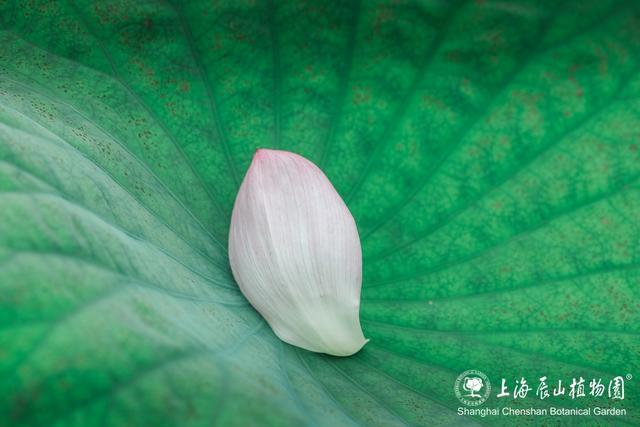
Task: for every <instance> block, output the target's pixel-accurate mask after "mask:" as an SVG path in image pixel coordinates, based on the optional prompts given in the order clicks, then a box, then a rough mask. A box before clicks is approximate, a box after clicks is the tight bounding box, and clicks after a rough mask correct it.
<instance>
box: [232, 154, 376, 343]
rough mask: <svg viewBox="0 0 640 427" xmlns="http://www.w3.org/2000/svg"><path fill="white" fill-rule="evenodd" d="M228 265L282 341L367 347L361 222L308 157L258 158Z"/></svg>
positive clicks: (242, 199) (236, 220)
mask: <svg viewBox="0 0 640 427" xmlns="http://www.w3.org/2000/svg"><path fill="white" fill-rule="evenodd" d="M229 260H230V262H231V269H232V271H233V275H234V277H235V279H236V281H237V282H238V284H239V285H240V289H241V290H242V293H243V294H244V295H245V296H246V297H247V299H248V300H249V302H251V304H252V305H253V306H254V307H255V308H256V310H258V311H259V312H260V314H262V316H263V317H264V318H265V319H266V320H267V322H269V325H270V326H271V328H272V329H273V331H274V332H275V333H276V335H278V337H280V339H282V340H283V341H286V342H288V343H290V344H293V345H296V346H298V347H302V348H305V349H307V350H310V351H315V352H320V353H328V354H332V355H335V356H349V355H351V354H353V353H355V352H357V351H358V350H360V349H361V348H362V346H363V345H365V344H366V342H367V341H368V340H366V339H365V338H364V335H363V334H362V329H361V327H360V319H359V310H360V287H361V282H362V253H361V249H360V239H359V237H358V230H357V228H356V224H355V221H354V220H353V216H351V213H350V212H349V209H347V206H346V205H345V204H344V202H343V201H342V199H341V198H340V196H339V195H338V193H337V192H336V190H335V189H334V188H333V186H332V185H331V183H330V182H329V180H328V179H327V177H326V176H325V175H324V174H323V173H322V171H321V170H320V169H319V168H318V167H317V166H316V165H314V164H313V163H311V162H310V161H308V160H307V159H305V158H303V157H301V156H299V155H297V154H293V153H290V152H287V151H277V150H258V151H257V152H256V154H255V156H254V157H253V161H252V163H251V166H250V167H249V170H248V172H247V174H246V176H245V177H244V181H243V182H242V185H241V187H240V191H239V193H238V196H237V198H236V202H235V205H234V207H233V215H232V218H231V230H230V235H229Z"/></svg>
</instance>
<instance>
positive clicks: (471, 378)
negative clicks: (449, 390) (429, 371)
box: [453, 369, 491, 406]
mask: <svg viewBox="0 0 640 427" xmlns="http://www.w3.org/2000/svg"><path fill="white" fill-rule="evenodd" d="M453 391H454V392H455V394H456V397H457V398H458V400H459V401H460V402H462V403H464V404H465V405H467V406H478V405H482V404H483V403H484V402H485V401H486V400H487V399H488V398H489V394H490V393H491V382H490V381H489V378H488V377H487V376H486V375H485V374H483V373H482V372H480V371H476V370H475V369H470V370H468V371H464V372H463V373H461V374H460V375H458V378H456V382H455V384H454V386H453Z"/></svg>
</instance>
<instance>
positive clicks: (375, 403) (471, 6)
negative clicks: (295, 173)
mask: <svg viewBox="0 0 640 427" xmlns="http://www.w3.org/2000/svg"><path fill="white" fill-rule="evenodd" d="M639 66H640V3H638V2H633V1H625V0H620V1H600V0H586V1H585V0H580V1H578V0H571V1H563V2H553V1H539V0H535V1H534V0H516V1H509V2H507V1H498V0H486V1H469V2H466V1H448V0H424V1H418V0H399V1H378V0H371V1H366V2H365V1H355V0H354V1H340V0H332V1H327V0H313V1H293V0H292V1H278V2H276V1H267V0H258V1H256V0H227V1H217V0H216V1H205V0H192V1H188V2H187V1H177V0H175V1H163V0H138V1H132V0H105V1H92V2H89V1H84V0H60V1H49V0H28V1H27V0H24V1H20V0H4V1H2V0H0V425H2V426H78V427H91V426H101V427H107V426H127V427H130V426H158V427H160V426H184V427H187V426H212V425H222V426H252V425H259V426H280V425H283V426H301V425H311V426H348V425H372V426H378V425H379V426H391V425H423V426H451V425H464V426H467V425H477V424H480V425H482V424H486V425H514V424H513V423H516V424H518V425H534V424H535V425H551V424H553V425H558V424H562V425H566V424H570V423H578V422H582V423H591V424H589V425H615V426H618V425H621V424H638V423H640V400H638V397H639V396H640V387H638V380H639V379H640V377H638V375H640V372H639V369H638V368H640V340H639V339H638V338H639V335H640V329H639V327H640V297H639V295H640V292H639V291H640V288H639V284H640V258H639V257H640V255H639V252H638V248H639V247H640V246H639V244H640V230H639V227H640V224H639V222H638V218H639V217H640V155H639V146H640V142H639V137H640V69H639ZM257 148H274V149H283V150H290V151H293V152H296V153H299V154H301V155H303V156H305V157H307V158H309V159H310V160H312V161H313V162H315V163H316V164H318V165H319V166H320V167H321V168H322V169H323V170H324V171H325V173H326V174H327V176H328V177H329V178H330V179H331V181H332V182H333V183H334V185H335V187H336V189H337V190H338V192H339V193H340V194H341V195H342V196H343V198H344V199H345V201H346V203H347V204H348V206H349V208H350V210H351V211H352V213H353V215H354V217H355V219H356V222H357V224H358V227H359V231H360V235H361V239H362V244H363V289H362V305H361V312H360V316H361V320H362V325H363V328H364V333H365V336H366V337H367V338H370V339H371V342H370V343H369V344H367V345H366V347H365V348H364V349H363V350H362V351H360V352H359V353H358V354H356V355H355V356H353V357H348V358H335V357H330V356H326V355H321V354H315V353H310V352H307V351H304V350H301V349H298V348H295V347H292V346H290V345H287V344H285V343H283V342H281V341H280V340H278V339H277V337H276V336H275V335H274V334H273V332H272V331H271V329H270V328H269V327H268V325H267V324H266V323H265V322H264V321H263V320H262V318H261V317H260V316H259V315H258V314H257V313H256V312H255V311H254V310H253V309H252V307H251V306H250V305H249V304H248V303H247V301H246V300H245V299H244V297H243V296H242V294H241V293H240V292H239V290H238V287H237V285H236V284H235V282H234V280H233V277H232V275H231V273H230V270H229V266H228V259H227V253H226V247H227V233H228V227H229V222H230V213H231V210H232V206H233V201H234V198H235V195H236V192H237V190H238V187H239V183H240V181H241V179H242V177H243V174H244V173H245V171H246V169H247V167H248V165H249V162H250V160H251V157H252V155H253V153H254V151H255V150H256V149H257ZM468 369H475V370H479V371H481V372H483V373H484V374H486V376H487V378H489V379H490V380H491V382H492V387H493V388H492V391H491V395H490V397H489V399H488V400H487V402H485V403H484V405H483V406H482V407H489V408H502V407H515V408H518V407H519V408H527V407H534V408H542V409H545V408H546V409H549V408H551V407H566V408H593V407H594V406H600V407H605V408H617V409H620V410H625V411H626V415H624V416H614V415H608V416H596V415H594V414H591V416H589V417H582V416H574V417H557V416H552V415H547V416H542V417H537V416H534V415H531V416H522V417H517V418H516V417H505V416H487V417H482V416H480V415H459V413H458V408H459V407H464V405H463V404H462V403H461V402H460V401H459V400H458V398H457V397H456V395H455V393H454V382H455V380H456V378H457V377H458V375H459V374H460V373H461V372H463V371H465V370H468ZM542 376H547V377H548V382H549V384H550V386H554V385H555V384H556V383H557V381H558V380H562V381H563V382H564V384H565V385H566V386H567V387H568V386H569V382H570V381H571V379H572V378H579V377H583V378H585V380H586V381H587V383H588V381H590V380H591V379H602V382H603V384H608V381H610V380H611V379H612V378H614V377H617V376H622V377H623V378H624V379H625V381H626V382H625V392H626V397H625V399H612V398H610V397H608V396H607V393H606V392H605V395H604V396H601V397H594V396H591V395H589V393H588V391H589V388H588V386H587V385H586V384H585V389H586V391H587V393H586V396H585V397H580V398H572V397H571V396H570V395H569V392H568V391H567V393H566V394H565V395H562V396H555V397H553V396H552V397H550V398H549V399H544V400H543V399H539V398H538V397H537V396H536V395H535V391H536V389H535V388H536V386H537V384H538V380H539V378H540V377H542ZM502 378H504V379H505V380H506V383H507V385H508V386H509V392H510V393H511V391H513V386H514V385H515V384H516V382H515V381H516V380H518V381H520V380H521V379H522V378H525V379H526V381H527V382H528V384H530V385H531V387H532V390H531V391H530V392H529V395H528V396H527V397H526V398H524V399H522V398H518V397H515V398H514V396H513V394H510V395H509V396H508V397H505V398H498V397H497V394H498V393H499V392H500V389H501V379H502ZM474 381H475V380H474ZM470 384H471V383H470ZM472 385H473V386H474V387H476V386H477V384H475V383H474V384H472Z"/></svg>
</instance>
